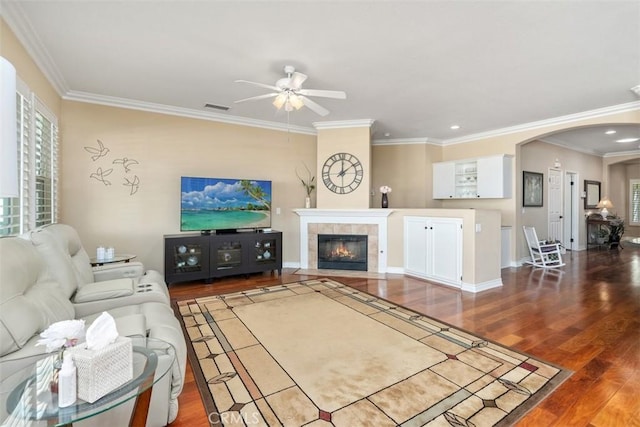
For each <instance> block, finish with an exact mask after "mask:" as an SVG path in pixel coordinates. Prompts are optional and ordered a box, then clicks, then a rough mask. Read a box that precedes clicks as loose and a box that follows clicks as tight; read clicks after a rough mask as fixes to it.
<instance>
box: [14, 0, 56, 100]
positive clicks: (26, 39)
mask: <svg viewBox="0 0 640 427" xmlns="http://www.w3.org/2000/svg"><path fill="white" fill-rule="evenodd" d="M2 18H3V19H4V21H5V22H6V23H7V25H8V26H9V27H10V28H11V30H12V31H13V33H14V34H15V35H16V37H17V38H18V40H20V43H22V45H23V46H24V48H25V50H26V51H27V52H28V53H29V56H30V57H31V59H33V62H35V63H36V65H37V66H38V68H39V69H40V71H42V73H43V74H44V75H45V77H46V78H47V80H49V83H51V85H52V86H53V88H54V89H55V90H56V92H58V95H60V96H63V95H64V94H65V93H67V91H68V90H69V85H68V84H67V81H66V80H65V78H64V76H63V75H62V73H61V72H60V70H59V69H58V67H57V66H56V64H55V61H54V60H53V58H51V55H49V52H48V51H47V49H46V48H45V47H44V43H42V40H40V38H39V37H38V36H37V32H36V30H35V29H34V28H33V26H32V25H31V22H30V21H29V20H28V19H27V18H26V17H25V15H24V12H23V11H22V8H21V7H20V4H19V2H12V1H8V2H2Z"/></svg>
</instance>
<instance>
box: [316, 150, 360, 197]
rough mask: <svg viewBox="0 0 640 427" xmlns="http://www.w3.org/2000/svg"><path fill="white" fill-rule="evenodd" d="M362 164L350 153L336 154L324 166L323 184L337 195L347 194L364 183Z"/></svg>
mask: <svg viewBox="0 0 640 427" xmlns="http://www.w3.org/2000/svg"><path fill="white" fill-rule="evenodd" d="M362 177H363V171H362V163H360V161H359V160H358V158H357V157H356V156H354V155H353V154H349V153H336V154H334V155H332V156H330V157H329V158H328V159H327V161H325V162H324V165H323V166H322V182H324V185H325V186H326V187H327V188H328V189H329V190H331V191H333V192H334V193H336V194H347V193H351V192H352V191H353V190H355V189H356V188H358V186H359V185H360V183H361V182H362Z"/></svg>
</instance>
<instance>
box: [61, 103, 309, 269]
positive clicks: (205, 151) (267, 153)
mask: <svg viewBox="0 0 640 427" xmlns="http://www.w3.org/2000/svg"><path fill="white" fill-rule="evenodd" d="M63 110H64V115H63V120H62V123H63V126H62V133H63V135H64V141H63V144H62V151H61V156H62V158H63V159H64V168H63V171H62V176H61V180H60V190H61V194H62V196H63V198H64V200H65V203H64V204H63V205H62V207H61V208H62V209H61V215H60V220H61V222H65V223H68V224H71V225H72V226H74V227H76V228H77V229H78V232H79V233H80V236H81V237H82V239H83V243H84V244H85V246H86V247H87V250H89V251H93V250H95V247H96V246H97V245H99V244H102V245H113V246H115V248H116V250H121V251H126V252H132V253H135V254H137V255H138V258H139V259H140V260H141V261H142V262H143V263H144V264H145V265H146V266H148V267H149V268H154V269H159V270H163V251H164V248H163V235H164V234H171V233H177V232H179V230H180V177H181V176H203V177H219V178H247V179H264V180H271V181H273V187H272V192H273V199H272V204H273V208H274V209H273V212H272V213H273V216H272V228H273V229H275V230H280V231H282V232H283V233H284V235H283V239H284V241H283V249H284V253H283V258H284V259H285V260H286V261H289V262H291V261H297V260H298V259H299V247H298V245H299V241H298V217H297V215H295V214H294V213H293V212H292V209H294V208H300V207H303V206H304V199H305V195H306V193H305V191H304V187H303V186H302V185H301V183H300V182H299V181H298V179H297V177H296V174H295V168H296V167H297V168H298V169H301V168H303V166H302V164H303V163H305V164H307V165H315V164H316V144H315V137H314V136H308V135H300V134H295V133H291V134H287V133H286V132H279V131H273V130H265V129H259V128H253V127H246V126H236V125H230V124H223V123H218V122H212V121H204V120H196V119H188V118H183V117H175V116H168V115H162V114H155V113H148V112H141V111H134V110H125V109H121V108H113V107H105V106H100V105H93V104H85V103H78V102H69V101H66V102H64V104H63ZM97 140H100V141H102V143H103V144H104V146H105V147H106V148H108V149H109V153H108V154H107V155H106V156H104V157H103V158H99V159H97V160H95V161H93V160H92V154H91V153H89V152H88V151H87V150H85V147H97V145H98V143H97ZM125 157H126V158H128V159H134V160H136V161H137V162H138V164H135V165H133V166H132V167H131V172H130V173H128V174H127V173H125V172H124V169H123V168H122V166H121V165H119V164H115V165H114V164H113V163H112V162H113V160H114V159H121V158H125ZM98 168H102V171H103V172H104V171H107V170H109V169H113V171H112V172H111V174H109V175H108V176H105V179H106V180H108V181H109V182H110V185H105V184H104V183H103V182H101V181H99V180H97V179H95V178H92V177H91V175H92V174H96V173H97V169H98ZM135 176H137V177H138V178H139V181H140V184H139V189H138V191H137V192H136V193H135V194H130V190H131V187H129V186H126V185H125V179H129V180H133V179H134V177H135ZM277 208H279V209H280V212H281V213H280V214H279V215H278V214H277V213H276V209H277Z"/></svg>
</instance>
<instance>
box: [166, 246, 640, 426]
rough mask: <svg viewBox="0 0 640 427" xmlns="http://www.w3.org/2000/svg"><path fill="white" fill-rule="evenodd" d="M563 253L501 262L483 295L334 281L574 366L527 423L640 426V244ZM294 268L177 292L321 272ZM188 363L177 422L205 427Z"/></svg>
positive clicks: (175, 293)
mask: <svg viewBox="0 0 640 427" xmlns="http://www.w3.org/2000/svg"><path fill="white" fill-rule="evenodd" d="M565 259H566V263H567V265H566V266H565V267H563V268H562V271H561V272H555V271H542V270H539V269H537V270H532V268H531V267H519V268H507V269H503V270H502V279H503V283H504V286H503V287H501V288H499V289H494V290H489V291H485V292H481V293H477V294H472V293H466V292H460V291H456V290H455V289H452V288H449V287H446V286H442V285H436V284H432V283H429V282H426V281H423V280H419V279H414V278H410V277H406V276H400V275H387V276H388V277H387V278H386V279H358V278H353V277H349V278H337V277H333V278H334V279H336V280H339V281H341V282H342V283H345V284H348V285H350V286H352V287H355V288H358V289H360V290H363V291H366V292H369V293H371V294H373V295H378V296H380V297H383V298H386V299H388V300H391V301H393V302H395V303H398V304H400V305H403V306H405V307H408V308H411V309H413V310H416V311H418V312H421V313H424V314H426V315H428V316H431V317H434V318H436V319H439V320H442V321H445V322H448V323H450V324H452V325H454V326H458V327H461V328H464V329H467V330H468V331H471V332H473V333H476V334H478V335H481V336H484V337H486V338H488V339H491V340H494V341H497V342H499V343H502V344H504V345H508V346H510V347H512V348H514V349H517V350H519V351H522V352H525V353H529V354H531V355H533V356H536V357H540V358H543V359H545V360H547V361H549V362H553V363H556V364H558V365H561V366H563V367H565V368H567V369H571V370H573V371H574V374H573V375H572V376H571V378H569V380H567V381H566V382H565V383H564V384H563V385H562V386H560V387H559V388H558V389H557V390H556V391H555V392H554V393H553V394H552V395H551V396H549V397H548V398H547V399H546V400H544V401H543V402H542V403H541V404H540V405H538V407H536V408H535V409H533V410H532V411H531V412H530V413H529V414H527V416H526V417H525V418H523V419H522V420H521V421H520V423H519V424H518V425H520V426H536V427H537V426H593V427H605V426H606V427H611V426H624V427H627V426H640V398H639V396H640V246H632V245H628V244H627V245H626V247H625V249H622V250H612V251H606V250H601V251H598V250H591V251H581V252H574V253H567V255H565ZM293 272H294V270H287V271H284V272H283V275H282V277H277V276H270V275H268V274H264V275H254V276H251V277H250V278H249V279H245V278H244V277H238V278H226V279H221V280H218V281H215V282H214V283H212V284H204V283H190V284H177V285H172V286H171V287H170V293H171V297H172V298H173V299H185V298H189V297H195V296H202V295H213V294H221V293H227V292H232V291H237V290H241V289H251V288H255V287H263V286H269V285H274V284H278V283H288V282H293V281H296V280H304V279H306V278H313V277H319V276H301V275H295V274H293ZM188 370H189V373H188V375H187V378H186V382H185V387H184V391H183V393H182V395H181V396H180V399H179V401H180V412H179V415H178V419H177V420H176V421H175V422H174V423H173V424H172V426H173V427H183V426H207V425H209V423H208V421H207V415H206V414H205V410H204V407H203V406H202V403H201V400H200V395H199V392H198V390H197V387H196V385H195V382H194V379H193V374H192V373H191V372H190V367H189V368H188ZM478 427H480V426H478Z"/></svg>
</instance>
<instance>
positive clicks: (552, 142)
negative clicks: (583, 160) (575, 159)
mask: <svg viewBox="0 0 640 427" xmlns="http://www.w3.org/2000/svg"><path fill="white" fill-rule="evenodd" d="M538 141H542V142H544V143H547V144H550V145H555V146H556V147H561V148H566V149H568V150H572V151H578V152H580V153H585V154H590V155H593V156H599V157H618V156H629V155H633V154H640V150H630V151H622V152H616V153H600V152H598V151H595V150H590V149H588V148H584V147H576V146H573V145H569V144H568V143H567V142H565V141H562V140H561V139H560V138H555V137H553V136H547V137H544V138H538Z"/></svg>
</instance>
